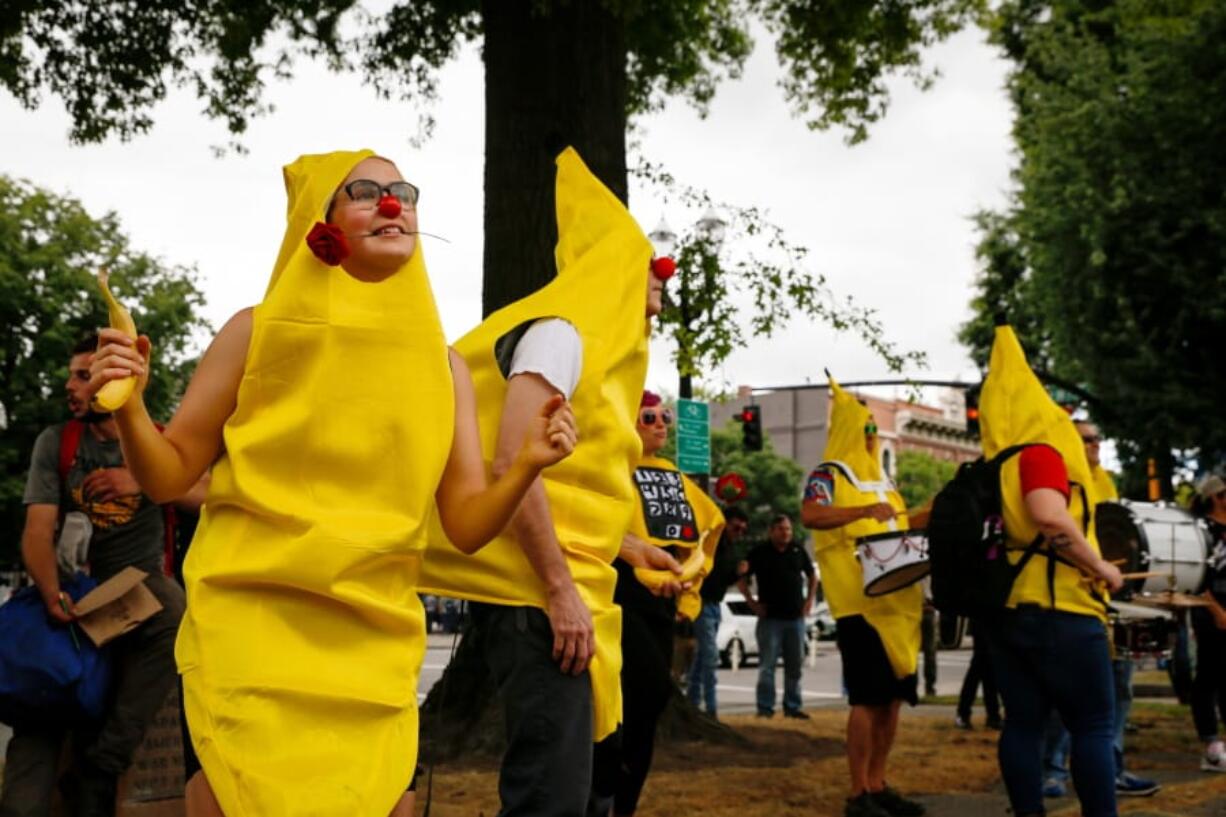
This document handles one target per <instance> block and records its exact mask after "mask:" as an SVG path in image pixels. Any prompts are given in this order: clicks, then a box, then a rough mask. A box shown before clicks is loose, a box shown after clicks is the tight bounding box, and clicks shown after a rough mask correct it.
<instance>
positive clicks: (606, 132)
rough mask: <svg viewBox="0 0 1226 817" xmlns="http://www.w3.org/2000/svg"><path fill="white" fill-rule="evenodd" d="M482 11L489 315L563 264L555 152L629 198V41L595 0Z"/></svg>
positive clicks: (506, 3)
mask: <svg viewBox="0 0 1226 817" xmlns="http://www.w3.org/2000/svg"><path fill="white" fill-rule="evenodd" d="M543 6H547V10H545V11H539V12H538V11H535V9H537V8H540V7H543ZM481 12H482V15H483V16H484V23H485V24H484V29H485V47H484V52H483V53H484V59H485V262H484V287H485V288H484V295H483V298H482V305H483V307H484V311H485V314H486V315H488V314H490V313H491V312H494V311H495V310H497V309H499V308H500V307H502V306H505V305H506V304H508V303H511V302H513V301H516V300H518V299H520V298H522V297H524V296H525V295H527V294H529V293H531V292H533V291H535V290H537V289H539V288H540V287H541V286H542V285H543V284H545V283H547V282H548V281H549V280H550V279H551V278H553V276H554V274H555V273H556V271H557V270H556V267H555V265H554V258H553V249H554V245H555V244H556V243H557V222H556V219H555V218H554V200H553V199H554V196H553V192H554V166H553V160H554V157H555V156H556V155H557V154H558V153H559V152H560V151H561V150H562V149H563V148H565V147H566V146H568V145H570V146H573V147H574V148H575V149H576V150H577V151H579V155H580V156H582V157H583V160H584V162H586V163H587V166H588V167H589V168H591V170H592V172H593V173H595V174H596V176H597V177H598V178H599V179H600V180H601V181H602V182H604V183H605V184H606V185H607V186H608V187H609V189H610V190H612V191H613V193H614V194H615V195H617V197H618V198H620V199H621V200H622V201H625V200H626V194H627V184H626V40H625V36H624V33H623V30H622V24H621V22H620V20H618V19H617V18H616V17H615V16H613V15H612V14H610V13H609V12H608V11H606V10H605V8H604V4H603V3H596V2H588V0H575V1H574V2H559V3H551V4H542V3H540V2H539V0H483V1H482V3H481Z"/></svg>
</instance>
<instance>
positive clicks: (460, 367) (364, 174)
mask: <svg viewBox="0 0 1226 817" xmlns="http://www.w3.org/2000/svg"><path fill="white" fill-rule="evenodd" d="M284 178H285V185H286V191H287V195H288V199H289V203H288V205H289V206H288V219H287V221H288V223H287V225H286V230H285V236H284V239H283V241H282V244H281V250H280V254H279V255H278V257H277V261H276V265H275V266H274V268H273V273H272V280H271V282H270V283H269V286H268V291H267V293H266V295H265V297H264V300H263V302H262V303H261V304H260V305H259V306H257V307H255V308H253V309H245V310H243V311H241V312H239V313H238V314H237V315H235V316H234V317H233V318H232V319H231V320H230V321H229V322H228V323H227V324H226V325H225V327H223V328H222V330H221V332H220V333H219V334H218V336H217V338H216V339H215V340H214V341H213V343H212V344H211V345H210V347H209V349H208V351H207V352H206V353H205V355H204V357H203V358H202V360H201V361H200V365H199V366H198V368H197V369H196V372H195V375H194V376H193V378H192V381H191V383H190V385H189V386H188V388H187V392H186V394H185V395H184V397H183V401H182V404H181V405H180V407H179V410H178V412H177V413H176V414H175V416H174V418H173V419H172V420H171V422H170V424H169V426H167V428H166V430H165V433H164V434H159V433H158V431H157V429H156V428H155V427H154V425H153V423H152V422H151V421H150V419H149V416H148V414H147V413H146V411H145V406H144V402H143V399H142V397H141V392H142V390H143V388H144V385H145V382H146V379H147V376H148V370H149V359H150V350H149V342H148V339H147V338H143V337H142V338H140V339H138V340H136V341H133V340H131V339H130V338H128V337H127V336H126V335H125V334H124V333H122V332H120V331H117V330H104V332H103V335H104V337H103V341H104V343H103V345H102V347H101V348H100V350H99V352H98V354H97V355H96V356H95V360H94V365H93V368H92V373H93V379H94V381H95V384H96V385H101V384H102V383H105V382H108V381H111V380H118V379H122V378H123V377H128V376H133V375H135V376H136V377H137V378H138V380H137V385H136V390H135V393H134V394H133V396H132V398H131V399H129V400H128V401H127V402H126V403H125V404H124V406H123V407H122V408H121V409H119V410H118V411H117V412H116V415H115V416H116V420H117V421H118V425H119V433H120V439H121V441H122V445H123V451H124V455H125V457H127V460H128V463H129V465H130V467H131V469H132V472H133V474H134V475H135V476H136V478H137V480H138V481H139V483H140V484H141V486H142V487H143V488H144V489H145V490H146V491H147V493H148V494H149V495H150V496H152V497H154V498H155V499H157V500H158V501H162V498H164V497H169V496H174V495H175V494H177V493H182V491H183V490H184V489H185V488H186V487H187V486H190V485H191V484H192V482H194V481H195V480H196V478H197V477H199V475H200V474H201V473H202V472H203V471H204V470H205V469H207V468H209V467H210V466H211V467H212V474H213V476H212V483H211V486H210V489H209V493H208V496H207V498H206V501H205V506H204V513H203V515H202V517H201V520H200V525H199V528H198V530H197V532H196V537H195V540H194V542H193V545H192V548H191V550H190V553H189V555H188V557H187V562H186V565H185V567H184V571H183V572H184V579H185V581H186V585H187V602H188V603H187V614H186V616H185V617H184V620H183V626H182V629H181V630H180V631H179V637H178V642H177V645H176V658H177V661H178V667H179V672H180V674H181V676H182V681H183V705H184V711H185V714H186V717H187V723H188V727H189V731H190V733H191V742H192V745H193V747H194V749H195V753H196V755H198V757H199V762H200V765H201V766H202V767H203V771H202V772H196V773H195V774H194V775H193V776H192V777H191V779H190V781H189V783H188V786H187V804H188V806H187V808H188V814H189V815H193V817H195V815H205V814H208V815H216V814H225V815H227V816H228V817H302V815H324V816H327V817H349V816H350V815H372V817H377V815H382V814H388V813H393V814H397V815H401V814H404V815H407V814H410V813H411V812H412V795H411V793H406V789H409V788H410V786H411V781H412V778H413V774H414V769H415V766H416V758H417V733H418V723H417V679H418V673H419V670H420V668H421V662H422V656H423V654H424V649H425V628H424V614H423V610H422V605H421V602H420V600H419V598H418V595H417V578H418V575H419V571H420V569H421V561H422V550H423V548H424V546H425V534H426V523H427V520H428V519H429V518H430V517H431V516H432V515H434V514H437V516H438V518H439V520H440V524H441V525H442V527H443V528H444V529H445V530H446V531H447V534H448V537H449V540H450V541H451V542H453V543H454V544H455V546H456V547H459V548H462V549H464V550H466V551H471V550H475V549H477V548H480V547H481V546H482V545H483V544H484V543H485V542H486V541H488V540H489V539H490V538H491V537H492V536H494V535H495V534H496V533H497V532H498V531H499V530H501V529H502V527H503V526H504V525H505V523H506V522H507V521H508V520H509V519H510V517H511V515H512V514H513V513H514V511H515V509H516V508H517V507H518V505H519V501H520V499H521V497H522V496H523V494H524V492H525V491H526V490H527V489H528V488H529V486H530V485H532V484H533V482H534V480H535V479H536V476H537V473H538V472H539V471H540V470H541V469H542V468H544V467H546V466H549V465H552V464H554V463H556V462H558V461H560V460H561V459H563V458H564V457H565V456H566V455H567V454H568V453H569V452H570V451H571V450H572V449H573V447H574V444H575V435H576V431H575V428H574V418H573V415H572V413H571V412H570V410H569V408H568V407H567V406H566V405H565V402H564V401H563V400H562V399H561V398H553V399H548V400H542V401H541V403H538V404H537V406H535V407H534V408H533V416H532V419H531V421H530V422H528V423H527V424H526V426H525V428H526V431H525V433H523V434H521V435H520V436H519V438H518V439H517V445H516V453H515V454H514V455H513V456H512V457H511V463H510V465H509V467H508V468H507V469H505V470H504V472H503V474H502V475H501V476H500V477H499V478H498V479H497V480H496V481H494V482H493V483H492V484H490V483H488V482H487V478H486V471H485V466H484V457H483V455H482V452H481V444H480V437H479V433H478V427H477V413H476V411H477V409H476V403H475V399H474V393H473V385H472V380H471V377H470V376H469V373H468V369H467V366H466V365H465V363H464V360H463V358H462V357H460V356H459V355H457V354H455V353H454V352H449V350H448V348H447V344H446V342H445V341H444V338H443V330H442V326H441V324H440V322H439V318H438V313H437V311H436V309H435V306H434V299H433V296H432V294H431V291H430V284H429V280H428V279H427V277H426V268H425V262H424V259H423V256H422V249H421V246H420V244H419V242H418V241H417V235H418V232H417V208H416V204H417V189H416V188H415V187H413V186H412V185H410V184H408V183H407V182H405V181H404V179H403V177H402V176H401V174H400V171H399V170H398V169H397V168H396V166H395V165H394V164H392V163H391V162H390V161H388V160H387V159H383V158H381V157H378V156H376V155H375V154H373V153H372V152H370V151H357V152H336V153H328V154H323V155H308V156H302V157H300V158H299V159H298V160H297V161H295V162H294V163H293V164H290V165H288V166H286V168H285V170H284ZM542 404H543V405H542Z"/></svg>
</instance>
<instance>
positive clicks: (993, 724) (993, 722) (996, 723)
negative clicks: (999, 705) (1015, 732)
mask: <svg viewBox="0 0 1226 817" xmlns="http://www.w3.org/2000/svg"><path fill="white" fill-rule="evenodd" d="M1004 725H1005V724H1004V722H1003V721H1001V719H1000V717H999V716H997V717H995V718H988V720H987V722H986V723H984V726H986V727H988V728H989V729H995V730H996V731H997V732H999V731H1000V730H1001V729H1003V728H1004Z"/></svg>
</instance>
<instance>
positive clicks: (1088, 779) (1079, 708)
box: [991, 608, 1116, 817]
mask: <svg viewBox="0 0 1226 817" xmlns="http://www.w3.org/2000/svg"><path fill="white" fill-rule="evenodd" d="M992 629H993V633H992V635H993V639H992V645H991V646H992V660H993V662H994V664H995V666H996V682H997V684H998V685H999V687H1000V693H1001V697H1002V698H1004V702H1005V712H1006V713H1007V714H1006V717H1005V728H1004V730H1003V731H1002V732H1001V735H1000V745H999V747H998V754H999V758H1000V771H1001V776H1002V777H1003V778H1004V780H1005V788H1006V789H1007V790H1008V792H1009V801H1010V803H1011V805H1012V806H1013V812H1014V814H1043V813H1044V810H1043V768H1042V747H1043V737H1044V732H1045V728H1046V726H1047V720H1048V715H1049V714H1050V712H1051V710H1052V708H1053V707H1054V708H1055V709H1056V711H1057V712H1059V713H1060V717H1061V719H1062V720H1063V721H1064V723H1065V725H1066V726H1067V727H1068V730H1069V732H1070V733H1071V734H1072V771H1073V781H1074V785H1075V786H1076V788H1077V796H1078V798H1079V799H1080V800H1081V811H1082V814H1083V815H1084V817H1115V815H1116V806H1115V759H1114V757H1113V751H1112V739H1113V738H1114V735H1115V688H1114V687H1115V684H1114V682H1113V679H1112V673H1111V660H1110V658H1109V656H1108V652H1107V631H1106V628H1105V627H1104V625H1103V623H1102V622H1101V621H1099V620H1098V619H1096V618H1094V617H1092V616H1081V615H1074V614H1071V613H1062V612H1057V611H1052V610H1043V609H1037V608H1025V609H1020V610H1016V611H1007V612H1005V613H1004V614H1003V615H1002V616H1001V618H1000V620H999V621H996V622H993V627H992Z"/></svg>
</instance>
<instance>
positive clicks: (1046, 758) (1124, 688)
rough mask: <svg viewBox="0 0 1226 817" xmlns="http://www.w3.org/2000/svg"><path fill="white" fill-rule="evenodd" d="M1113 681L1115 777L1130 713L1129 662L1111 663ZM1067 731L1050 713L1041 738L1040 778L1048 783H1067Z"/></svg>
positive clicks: (1121, 764) (1120, 765)
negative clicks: (1049, 781) (1041, 763)
mask: <svg viewBox="0 0 1226 817" xmlns="http://www.w3.org/2000/svg"><path fill="white" fill-rule="evenodd" d="M1111 672H1112V675H1114V677H1115V735H1114V737H1113V739H1112V742H1111V749H1112V754H1113V755H1114V757H1115V776H1116V777H1119V776H1120V775H1121V774H1123V773H1124V727H1125V726H1126V725H1127V724H1128V713H1129V712H1130V711H1132V659H1131V658H1117V659H1115V660H1114V661H1112V662H1111ZM1071 742H1072V741H1071V739H1070V737H1069V733H1068V730H1067V729H1065V728H1064V722H1063V721H1061V720H1060V715H1059V714H1058V713H1057V712H1055V711H1053V712H1052V713H1051V717H1050V718H1049V719H1048V721H1047V732H1046V734H1045V735H1044V736H1043V777H1044V779H1047V780H1058V781H1060V782H1061V783H1063V782H1064V781H1066V780H1068V753H1069V745H1070V744H1071Z"/></svg>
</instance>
